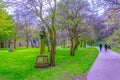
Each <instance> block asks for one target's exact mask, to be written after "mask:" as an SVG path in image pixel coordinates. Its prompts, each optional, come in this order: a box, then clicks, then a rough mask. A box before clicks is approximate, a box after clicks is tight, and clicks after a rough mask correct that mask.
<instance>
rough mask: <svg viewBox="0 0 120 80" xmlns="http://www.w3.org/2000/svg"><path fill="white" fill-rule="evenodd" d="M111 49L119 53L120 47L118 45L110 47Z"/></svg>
mask: <svg viewBox="0 0 120 80" xmlns="http://www.w3.org/2000/svg"><path fill="white" fill-rule="evenodd" d="M111 50H113V51H115V52H117V53H119V54H120V48H119V47H112V48H111Z"/></svg>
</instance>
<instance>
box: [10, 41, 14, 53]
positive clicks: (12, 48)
mask: <svg viewBox="0 0 120 80" xmlns="http://www.w3.org/2000/svg"><path fill="white" fill-rule="evenodd" d="M9 52H14V42H13V41H12V40H11V41H10V45H9Z"/></svg>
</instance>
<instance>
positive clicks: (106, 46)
mask: <svg viewBox="0 0 120 80" xmlns="http://www.w3.org/2000/svg"><path fill="white" fill-rule="evenodd" d="M104 47H105V51H106V52H107V48H108V45H107V44H105V45H104Z"/></svg>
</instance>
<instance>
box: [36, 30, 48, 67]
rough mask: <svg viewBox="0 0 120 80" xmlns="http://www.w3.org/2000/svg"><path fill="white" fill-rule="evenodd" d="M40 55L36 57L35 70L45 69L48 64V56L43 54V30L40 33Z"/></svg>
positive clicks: (44, 35)
mask: <svg viewBox="0 0 120 80" xmlns="http://www.w3.org/2000/svg"><path fill="white" fill-rule="evenodd" d="M40 38H41V39H40V54H39V55H38V56H37V59H36V63H35V68H47V67H48V66H49V64H48V56H47V55H46V54H44V53H45V38H46V33H45V30H44V29H43V30H42V31H41V32H40Z"/></svg>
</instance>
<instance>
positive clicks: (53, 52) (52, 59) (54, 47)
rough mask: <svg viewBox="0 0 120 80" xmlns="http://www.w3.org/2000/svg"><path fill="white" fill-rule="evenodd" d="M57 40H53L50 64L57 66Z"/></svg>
mask: <svg viewBox="0 0 120 80" xmlns="http://www.w3.org/2000/svg"><path fill="white" fill-rule="evenodd" d="M55 53H56V40H53V41H52V45H51V51H50V66H55Z"/></svg>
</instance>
